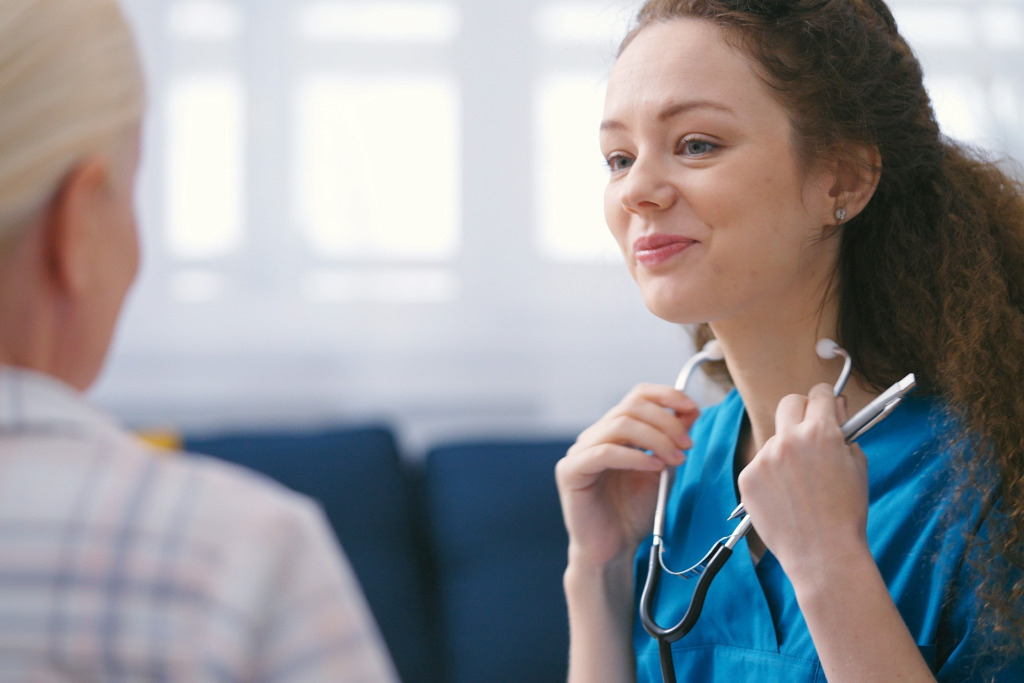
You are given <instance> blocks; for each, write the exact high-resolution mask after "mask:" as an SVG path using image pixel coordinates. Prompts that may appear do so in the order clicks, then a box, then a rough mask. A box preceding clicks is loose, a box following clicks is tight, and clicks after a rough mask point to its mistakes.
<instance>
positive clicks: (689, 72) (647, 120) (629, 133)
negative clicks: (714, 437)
mask: <svg viewBox="0 0 1024 683" xmlns="http://www.w3.org/2000/svg"><path fill="white" fill-rule="evenodd" d="M601 150H602V152H603V154H604V156H605V158H606V159H607V161H608V165H609V169H610V178H609V182H608V186H607V189H606V191H605V216H606V219H607V221H608V225H609V227H610V228H611V231H612V233H613V234H614V236H615V239H616V240H617V241H618V243H619V247H620V248H621V249H622V253H623V255H624V256H625V258H626V263H627V265H628V267H629V269H630V272H631V273H632V275H633V277H634V278H635V279H636V281H637V283H638V284H639V286H640V289H641V292H642V294H643V296H644V300H645V302H646V304H647V306H648V308H650V309H651V310H652V311H653V312H654V313H655V314H657V315H658V316H660V317H662V318H665V319H666V320H670V321H673V322H679V323H694V322H712V323H714V322H715V321H724V320H731V319H746V320H749V321H751V322H754V323H757V324H761V323H760V322H759V321H774V322H779V321H782V320H784V319H785V318H787V317H791V316H799V317H801V318H804V317H806V316H807V315H811V316H814V315H816V314H817V313H818V312H819V311H820V304H821V300H822V296H823V295H824V291H825V289H826V287H827V283H828V280H829V278H830V276H831V273H832V271H833V268H834V264H835V262H836V254H837V249H838V239H837V238H835V237H832V238H829V239H825V235H826V234H829V233H826V227H825V226H826V225H831V224H833V223H834V219H833V218H832V214H833V212H834V210H835V208H836V202H835V198H834V197H833V196H832V193H831V188H832V186H833V185H834V182H833V179H832V175H831V173H827V172H824V171H822V170H814V169H812V170H810V171H806V170H805V169H804V166H802V165H801V164H800V163H799V159H798V157H797V155H796V151H795V149H794V146H793V135H792V128H791V125H790V121H789V117H788V116H787V112H786V110H785V109H784V108H783V107H782V105H780V104H779V103H778V102H777V101H776V100H775V99H773V98H772V96H771V94H770V92H769V90H768V88H767V86H766V85H765V84H764V83H763V82H762V81H761V80H760V79H759V78H758V76H757V75H756V74H755V73H754V71H753V70H752V68H751V64H750V63H749V61H748V60H747V58H746V57H744V56H742V55H741V54H739V53H738V52H737V51H735V50H734V49H732V48H730V47H729V46H728V45H727V44H726V43H725V42H724V41H723V39H722V33H721V32H720V29H718V28H717V27H716V26H715V25H713V24H711V23H709V22H707V21H703V20H690V19H684V20H674V21H671V22H666V23H657V24H652V25H650V26H648V27H646V28H645V29H643V30H642V31H641V32H640V34H639V35H637V36H636V37H635V38H634V40H633V41H632V42H631V43H630V44H629V46H628V47H627V48H626V49H625V51H624V52H623V53H622V54H621V56H620V57H619V59H618V61H617V62H616V64H615V67H614V69H613V70H612V73H611V77H610V79H609V83H608V93H607V99H606V102H605V111H604V120H603V122H602V124H601ZM766 316H767V317H766ZM794 319H795V318H794Z"/></svg>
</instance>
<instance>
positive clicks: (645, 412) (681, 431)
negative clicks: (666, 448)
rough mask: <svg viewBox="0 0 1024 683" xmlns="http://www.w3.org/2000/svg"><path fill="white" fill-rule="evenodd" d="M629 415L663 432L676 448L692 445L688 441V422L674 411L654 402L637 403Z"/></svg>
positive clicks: (685, 447)
mask: <svg viewBox="0 0 1024 683" xmlns="http://www.w3.org/2000/svg"><path fill="white" fill-rule="evenodd" d="M630 417H633V418H635V419H637V420H639V421H641V422H644V423H645V424H648V425H650V426H652V427H654V428H655V429H657V430H658V431H660V432H664V433H665V434H666V435H667V436H668V437H669V438H670V439H672V441H673V443H675V445H676V447H678V448H682V449H687V448H690V447H691V446H692V445H693V442H692V441H690V433H689V424H688V423H687V422H684V420H683V419H680V418H679V416H678V415H676V414H675V413H672V412H669V411H667V410H665V409H664V408H662V407H661V406H659V405H655V404H654V403H643V404H640V405H637V406H636V409H635V411H634V412H633V413H631V414H630Z"/></svg>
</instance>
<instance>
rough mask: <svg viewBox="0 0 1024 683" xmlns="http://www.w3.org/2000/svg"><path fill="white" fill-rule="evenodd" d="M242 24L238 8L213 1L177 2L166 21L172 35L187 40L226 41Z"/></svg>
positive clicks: (191, 0)
mask: <svg viewBox="0 0 1024 683" xmlns="http://www.w3.org/2000/svg"><path fill="white" fill-rule="evenodd" d="M241 26H242V14H241V12H240V11H239V10H238V8H237V7H233V6H231V5H229V4H228V3H226V2H216V1H215V0H190V1H189V2H179V3H177V4H176V5H173V6H172V7H171V9H170V17H169V21H168V27H169V28H170V32H171V35H173V36H174V37H176V38H184V39H186V40H227V39H230V38H232V37H234V36H235V35H236V34H237V33H238V32H239V31H240V29H241Z"/></svg>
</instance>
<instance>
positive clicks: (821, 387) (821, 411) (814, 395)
mask: <svg viewBox="0 0 1024 683" xmlns="http://www.w3.org/2000/svg"><path fill="white" fill-rule="evenodd" d="M836 416H837V408H836V398H835V396H834V394H833V393H832V387H831V385H828V384H815V385H814V386H813V387H811V390H810V391H809V392H807V409H806V412H805V415H804V419H805V420H814V421H824V422H834V423H836V424H839V422H838V418H837V417H836Z"/></svg>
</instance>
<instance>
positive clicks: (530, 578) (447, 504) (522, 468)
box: [424, 440, 570, 683]
mask: <svg viewBox="0 0 1024 683" xmlns="http://www.w3.org/2000/svg"><path fill="white" fill-rule="evenodd" d="M569 445H570V442H569V441H562V440H543V441H530V440H516V441H482V442H474V443H462V444H457V445H450V446H443V447H438V448H434V449H433V450H431V451H430V452H428V454H427V456H426V462H425V477H424V479H425V481H424V486H425V493H424V496H425V504H426V506H427V513H428V523H429V525H430V535H431V539H432V543H431V545H432V548H433V552H434V557H435V562H436V563H437V576H438V587H437V590H438V598H439V605H440V618H441V641H442V642H443V643H444V647H443V652H444V662H443V667H444V680H445V681H449V682H450V683H479V682H480V681H488V682H489V683H502V682H506V681H507V682H508V683H513V682H514V683H522V682H527V681H528V682H529V683H547V682H548V681H550V682H551V683H555V682H558V683H562V682H564V681H565V676H566V672H567V661H568V660H567V658H568V647H569V626H568V616H567V612H566V605H565V597H564V594H563V591H562V574H563V572H564V571H565V564H566V549H567V545H568V540H567V536H566V532H565V527H564V525H563V523H562V515H561V511H560V508H559V503H558V492H557V489H556V488H555V478H554V467H555V463H556V462H557V461H558V459H559V458H561V457H562V455H564V454H565V451H566V449H567V448H568V447H569Z"/></svg>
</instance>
